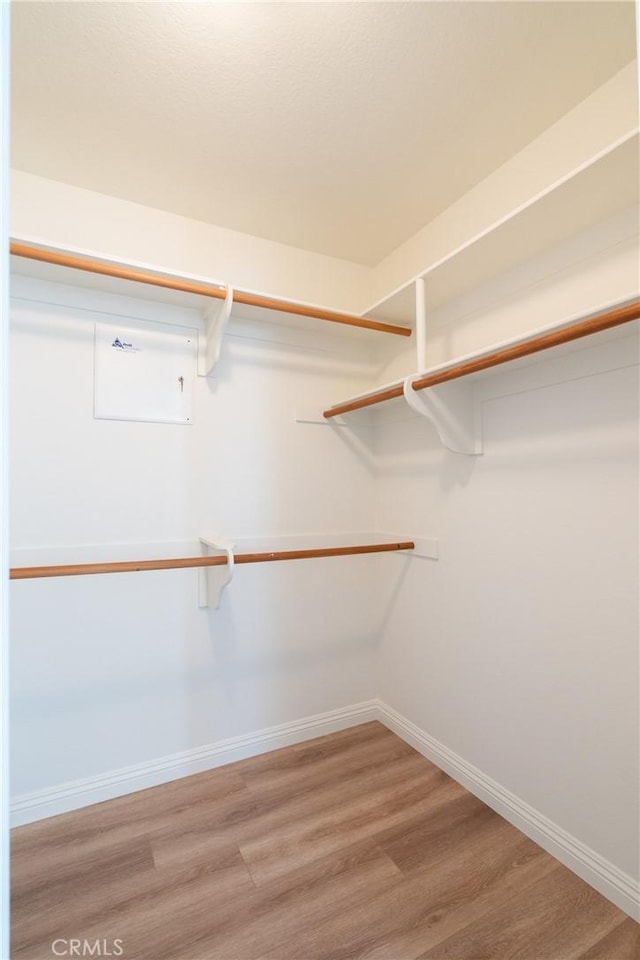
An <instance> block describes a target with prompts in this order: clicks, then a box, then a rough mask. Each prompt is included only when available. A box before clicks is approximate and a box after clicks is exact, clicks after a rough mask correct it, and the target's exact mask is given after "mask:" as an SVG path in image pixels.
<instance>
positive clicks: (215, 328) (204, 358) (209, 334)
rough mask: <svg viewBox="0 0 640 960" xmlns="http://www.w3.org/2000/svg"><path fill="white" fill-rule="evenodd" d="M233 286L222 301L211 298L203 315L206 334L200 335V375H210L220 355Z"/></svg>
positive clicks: (228, 289)
mask: <svg viewBox="0 0 640 960" xmlns="http://www.w3.org/2000/svg"><path fill="white" fill-rule="evenodd" d="M232 306H233V287H231V286H229V287H227V295H226V297H225V298H224V300H223V301H222V303H220V301H218V300H211V302H210V303H209V304H208V305H207V308H206V310H205V311H204V313H203V315H202V319H203V320H204V335H203V336H201V337H198V376H199V377H210V376H211V375H212V373H213V370H214V367H215V365H216V363H217V362H218V359H219V357H220V348H221V346H222V337H223V335H224V331H225V328H226V326H227V323H228V322H229V317H230V316H231V308H232Z"/></svg>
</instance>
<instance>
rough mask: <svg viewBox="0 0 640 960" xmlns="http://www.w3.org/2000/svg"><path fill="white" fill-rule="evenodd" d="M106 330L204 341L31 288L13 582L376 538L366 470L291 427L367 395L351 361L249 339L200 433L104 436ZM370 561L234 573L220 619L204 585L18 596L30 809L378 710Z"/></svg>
mask: <svg viewBox="0 0 640 960" xmlns="http://www.w3.org/2000/svg"><path fill="white" fill-rule="evenodd" d="M73 304H76V306H74V305H73ZM77 304H84V307H79V306H77ZM96 311H108V312H111V313H117V314H121V315H124V316H131V315H136V314H137V315H142V316H145V315H146V316H147V317H153V318H154V319H155V320H158V319H163V320H173V322H174V323H175V322H178V323H185V322H186V323H194V322H196V323H197V322H198V320H197V316H196V315H195V314H193V313H192V312H191V311H186V310H182V311H181V310H179V309H177V308H174V307H169V306H162V305H159V304H155V303H146V304H145V302H144V301H127V300H124V299H121V298H119V297H115V296H107V295H105V294H100V293H96V292H87V291H78V290H73V289H67V288H64V287H59V286H57V285H55V284H49V283H46V282H43V281H35V280H33V281H31V280H26V279H25V278H17V279H16V282H15V284H14V288H13V309H12V333H13V358H12V359H13V367H12V388H13V389H12V415H13V423H12V435H13V447H12V508H13V531H12V532H13V546H14V548H16V550H15V552H14V556H13V562H14V565H16V564H20V565H29V564H31V563H38V562H60V560H64V559H70V560H71V559H74V560H82V559H88V558H93V559H100V558H104V559H119V558H120V559H122V558H126V557H127V556H129V557H133V558H135V557H136V556H138V557H140V556H142V557H144V556H167V555H169V556H172V555H175V553H176V552H177V551H178V550H179V551H180V553H182V554H187V555H188V554H189V553H193V551H194V548H197V546H198V544H197V538H198V537H199V536H200V535H211V534H219V535H224V536H227V537H230V538H232V539H233V538H243V537H244V538H246V537H249V538H256V537H257V538H264V539H265V542H266V543H267V544H273V545H274V546H276V547H277V538H280V537H283V536H292V535H297V536H300V535H304V534H308V535H309V543H308V544H307V545H313V544H314V543H316V542H317V540H318V538H324V541H326V540H327V539H328V540H329V542H338V543H343V542H345V541H346V542H349V541H350V540H351V539H352V537H351V536H350V534H351V533H354V532H355V533H358V532H363V531H369V530H371V529H372V520H373V503H374V490H373V476H372V467H371V463H370V462H369V461H368V460H367V459H366V458H364V459H363V458H359V457H358V456H354V454H353V452H352V450H351V447H350V445H349V443H345V442H343V441H341V440H340V439H339V438H337V436H336V434H335V432H334V431H332V430H331V429H326V428H323V427H319V428H318V427H317V426H314V425H309V424H301V423H297V422H296V421H295V420H294V415H293V414H294V407H295V404H296V403H297V402H299V401H300V400H309V399H312V398H313V396H314V395H315V394H316V393H318V395H319V396H322V398H325V396H326V392H327V391H328V392H329V393H330V394H332V395H337V396H341V395H343V394H345V393H349V392H352V391H353V390H354V389H362V385H363V383H364V382H365V381H364V377H365V375H366V377H367V378H368V377H370V376H371V368H370V366H369V365H368V364H367V362H366V361H365V360H364V359H362V358H360V357H354V355H353V351H354V348H353V345H352V344H353V341H348V340H347V341H342V340H336V339H335V338H331V337H327V336H320V335H319V336H318V337H316V338H315V341H314V342H315V346H312V345H309V337H308V336H307V338H306V343H307V345H306V346H304V347H301V346H298V345H296V344H295V343H292V342H290V341H291V339H292V336H294V339H295V335H292V333H291V331H287V330H283V329H279V328H273V329H268V328H262V329H261V333H260V336H261V337H262V338H263V339H256V338H255V335H254V333H253V331H252V329H251V328H250V327H248V328H247V329H246V330H244V331H243V328H242V326H239V327H236V328H235V329H236V333H235V334H234V335H229V336H227V337H225V342H224V344H223V348H222V360H221V364H220V367H219V370H218V373H217V376H216V378H215V379H214V380H205V379H203V378H199V379H197V382H196V421H195V424H194V425H193V426H180V425H167V424H151V423H138V422H121V421H108V420H95V419H94V418H93V320H94V318H96V317H97V318H98V319H100V320H104V319H105V316H107V315H108V314H105V313H104V312H99V313H97V312H96ZM114 322H115V321H114ZM114 329H117V328H116V327H114ZM287 341H289V342H287ZM324 541H323V542H324ZM267 549H269V547H267ZM141 551H142V552H141ZM198 552H199V551H198ZM369 559H370V558H367V557H364V558H346V559H339V560H318V561H314V562H311V561H308V562H306V563H300V562H298V563H295V562H291V563H279V564H273V565H269V564H261V565H257V566H242V567H239V568H238V569H237V571H236V575H235V579H234V582H233V584H232V585H231V587H230V588H229V590H228V592H227V593H226V594H225V596H224V598H223V601H222V605H221V608H220V610H219V611H206V610H199V609H198V608H197V605H196V600H197V592H196V585H197V573H196V571H194V570H187V571H166V572H164V571H163V572H158V573H148V574H125V575H114V576H103V577H96V578H93V577H79V578H68V579H66V578H61V579H53V580H33V581H14V582H13V584H12V602H13V618H12V619H13V658H12V722H13V750H12V756H13V793H14V795H23V794H25V793H30V792H34V791H43V790H44V791H46V790H51V789H52V788H56V787H59V786H60V785H61V784H65V783H67V782H69V781H74V780H78V779H82V778H87V777H92V776H97V775H100V776H104V775H105V774H108V773H109V772H110V771H113V770H114V769H118V768H122V767H126V766H129V765H135V764H142V763H146V762H150V761H155V760H157V759H158V758H161V757H165V756H167V755H169V754H174V753H179V752H181V751H187V750H191V749H194V748H196V747H201V746H203V745H207V744H212V743H216V742H219V741H221V740H224V739H225V738H230V737H237V736H241V735H244V734H250V733H254V732H255V731H257V730H260V729H263V728H267V727H271V726H273V725H277V724H282V723H287V722H291V721H295V720H298V719H300V718H302V717H308V716H309V715H312V714H318V713H322V712H324V711H330V710H335V709H339V708H342V707H345V706H350V705H352V704H354V703H359V702H361V701H366V700H368V699H370V698H371V697H373V696H374V695H375V687H374V657H375V640H376V633H377V626H378V619H377V617H376V613H375V606H374V605H373V604H372V603H371V602H370V578H369V575H368V569H367V564H368V561H369Z"/></svg>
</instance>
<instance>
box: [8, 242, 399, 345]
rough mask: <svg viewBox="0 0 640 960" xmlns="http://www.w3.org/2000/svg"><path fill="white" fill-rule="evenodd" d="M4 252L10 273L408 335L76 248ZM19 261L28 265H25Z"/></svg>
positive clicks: (14, 247)
mask: <svg viewBox="0 0 640 960" xmlns="http://www.w3.org/2000/svg"><path fill="white" fill-rule="evenodd" d="M10 253H11V256H12V267H13V268H14V269H15V272H16V273H25V272H26V273H27V274H28V275H29V276H37V277H40V278H44V279H58V280H59V279H60V275H59V273H52V269H53V270H56V269H57V270H58V271H59V269H60V268H63V269H64V271H72V272H73V275H74V280H75V281H76V282H79V283H80V284H82V283H84V284H85V285H87V286H94V285H95V284H94V283H91V281H90V280H87V277H99V278H107V279H108V280H109V281H112V282H113V281H117V282H119V284H120V285H119V286H118V287H116V288H115V292H127V293H129V292H131V288H130V286H129V285H131V284H135V285H138V284H144V285H146V286H148V287H151V288H154V289H155V291H156V292H157V291H158V290H161V291H162V299H163V302H173V303H178V304H182V305H184V303H185V299H184V296H182V298H178V299H176V294H178V295H184V294H187V295H189V296H190V297H191V299H190V300H189V304H188V305H189V306H195V307H197V308H198V309H200V310H203V311H204V313H205V316H206V314H207V313H208V312H209V311H210V309H211V303H212V301H223V302H224V301H226V303H227V307H228V312H230V310H231V307H232V308H233V312H234V315H237V316H241V317H242V318H244V319H251V320H255V319H259V320H265V319H267V318H269V319H270V318H271V317H270V316H269V315H271V316H272V315H273V314H277V315H279V316H283V315H284V316H285V317H286V318H288V321H289V322H292V321H293V320H294V319H295V318H302V319H308V320H315V321H317V320H320V321H325V322H329V323H333V324H339V325H341V326H343V327H350V328H355V329H358V330H361V331H362V330H363V331H369V332H374V333H386V334H392V335H395V336H402V337H409V336H411V329H410V327H406V326H401V325H398V324H395V323H388V322H386V321H385V320H382V319H380V318H371V317H363V316H356V315H355V314H348V313H343V312H340V311H337V310H331V309H328V308H326V307H322V306H318V305H316V304H310V303H301V302H298V301H294V300H288V299H281V298H277V297H272V296H268V295H266V294H261V293H256V292H252V291H249V290H236V289H234V290H233V291H232V296H231V295H230V288H229V287H228V286H225V285H223V284H220V283H216V282H213V281H210V280H207V279H206V278H202V277H195V276H190V275H179V274H176V273H170V272H167V271H164V270H159V269H157V268H154V267H152V266H148V265H144V264H131V263H123V262H118V261H115V260H109V259H106V258H102V257H98V256H95V255H85V254H83V253H81V252H79V251H71V250H62V249H55V248H52V247H50V246H46V245H43V244H40V243H36V242H34V241H29V240H24V239H18V238H14V239H13V240H12V241H11V246H10ZM25 263H28V264H29V266H25ZM42 265H44V270H43V268H42ZM122 284H125V285H126V286H122ZM109 289H110V290H114V287H113V286H110V287H109ZM223 326H224V324H223ZM219 333H220V331H219V330H218V331H217V334H216V335H217V336H219Z"/></svg>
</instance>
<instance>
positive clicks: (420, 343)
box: [416, 277, 428, 370]
mask: <svg viewBox="0 0 640 960" xmlns="http://www.w3.org/2000/svg"><path fill="white" fill-rule="evenodd" d="M416 352H417V356H416V360H417V361H418V366H417V369H418V370H426V369H427V367H428V363H427V302H426V298H425V290H424V277H418V278H417V280H416Z"/></svg>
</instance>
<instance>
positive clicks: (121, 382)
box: [94, 321, 197, 423]
mask: <svg viewBox="0 0 640 960" xmlns="http://www.w3.org/2000/svg"><path fill="white" fill-rule="evenodd" d="M196 348H197V331H196V330H191V329H189V328H188V327H178V326H173V325H169V324H164V323H149V322H141V323H140V325H139V326H131V321H129V323H128V325H127V326H119V325H118V324H116V323H96V327H95V395H94V415H95V417H96V419H98V420H143V421H146V422H155V423H193V409H192V408H193V382H194V374H195V364H196Z"/></svg>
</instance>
